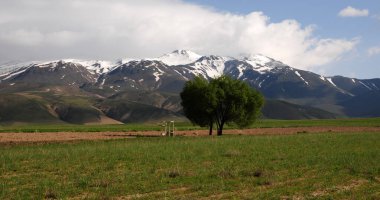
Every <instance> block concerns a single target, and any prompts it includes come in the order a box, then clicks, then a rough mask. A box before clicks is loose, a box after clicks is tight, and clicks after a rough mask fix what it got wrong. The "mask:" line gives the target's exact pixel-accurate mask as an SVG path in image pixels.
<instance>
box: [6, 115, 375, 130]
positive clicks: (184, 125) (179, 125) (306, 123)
mask: <svg viewBox="0 0 380 200" xmlns="http://www.w3.org/2000/svg"><path fill="white" fill-rule="evenodd" d="M175 126H176V130H196V129H204V128H202V127H199V126H194V125H192V124H191V123H190V122H176V123H175ZM312 126H340V127H341V126H348V127H350V126H361V127H379V126H380V118H367V119H315V120H270V119H259V120H258V121H257V122H256V123H255V124H253V125H252V126H250V127H248V128H284V127H312ZM232 128H238V127H236V126H226V129H232ZM161 129H162V127H160V126H159V124H158V123H128V124H120V125H73V124H71V125H70V124H36V125H12V126H8V125H6V126H1V125H0V132H66V131H70V132H101V131H111V132H115V131H122V132H123V131H150V130H157V131H158V130H161Z"/></svg>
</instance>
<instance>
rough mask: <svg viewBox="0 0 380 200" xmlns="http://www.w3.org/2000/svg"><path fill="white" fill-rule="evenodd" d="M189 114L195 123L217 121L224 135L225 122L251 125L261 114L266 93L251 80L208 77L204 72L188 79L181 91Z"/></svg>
mask: <svg viewBox="0 0 380 200" xmlns="http://www.w3.org/2000/svg"><path fill="white" fill-rule="evenodd" d="M180 96H181V100H182V102H181V105H182V107H183V111H184V113H185V116H186V117H187V118H188V119H189V120H190V121H191V122H193V123H194V124H198V125H200V126H208V127H209V128H210V133H209V134H210V135H212V127H213V124H216V126H217V130H218V135H222V131H223V127H224V125H225V124H232V123H233V124H236V125H237V126H239V127H240V128H242V127H247V126H249V125H251V124H253V122H255V121H256V119H257V118H258V117H259V116H260V113H261V107H262V106H263V104H264V97H263V96H262V95H261V94H260V93H259V92H258V91H257V90H255V89H253V88H251V87H250V86H249V85H248V84H247V83H245V82H243V81H240V80H237V79H233V78H231V77H229V76H220V77H218V78H215V79H211V80H210V81H207V80H206V79H204V78H202V77H201V76H199V77H195V78H194V80H190V81H188V82H186V84H185V87H184V89H183V91H182V92H181V94H180Z"/></svg>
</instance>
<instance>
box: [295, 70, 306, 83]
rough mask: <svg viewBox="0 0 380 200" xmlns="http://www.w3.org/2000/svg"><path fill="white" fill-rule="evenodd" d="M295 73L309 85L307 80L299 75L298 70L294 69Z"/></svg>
mask: <svg viewBox="0 0 380 200" xmlns="http://www.w3.org/2000/svg"><path fill="white" fill-rule="evenodd" d="M295 74H296V75H297V76H298V77H300V79H301V80H303V81H304V82H305V83H306V85H309V82H307V81H306V80H305V79H304V78H303V77H302V76H301V74H300V73H299V72H298V71H295Z"/></svg>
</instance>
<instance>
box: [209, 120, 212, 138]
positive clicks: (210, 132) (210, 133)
mask: <svg viewBox="0 0 380 200" xmlns="http://www.w3.org/2000/svg"><path fill="white" fill-rule="evenodd" d="M208 134H209V135H212V123H210V130H209V132H208Z"/></svg>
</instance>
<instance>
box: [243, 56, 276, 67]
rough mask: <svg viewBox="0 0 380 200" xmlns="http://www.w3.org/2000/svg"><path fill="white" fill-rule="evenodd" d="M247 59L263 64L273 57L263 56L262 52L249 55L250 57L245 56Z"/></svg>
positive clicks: (270, 60)
mask: <svg viewBox="0 0 380 200" xmlns="http://www.w3.org/2000/svg"><path fill="white" fill-rule="evenodd" d="M245 60H249V61H253V62H254V63H256V64H259V65H262V66H264V65H266V64H267V63H269V62H272V61H273V59H271V58H269V57H266V56H263V55H261V54H252V55H249V56H248V57H246V58H245Z"/></svg>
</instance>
